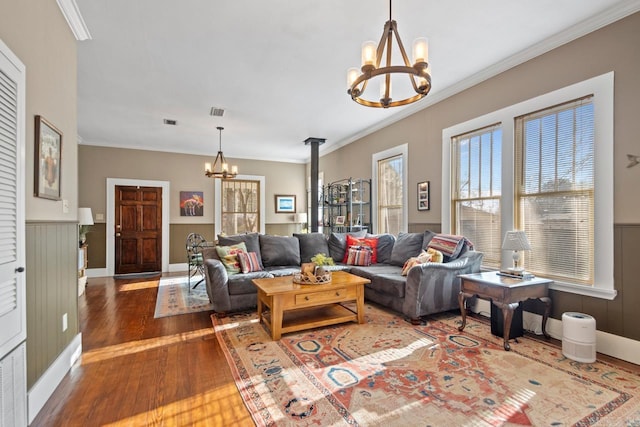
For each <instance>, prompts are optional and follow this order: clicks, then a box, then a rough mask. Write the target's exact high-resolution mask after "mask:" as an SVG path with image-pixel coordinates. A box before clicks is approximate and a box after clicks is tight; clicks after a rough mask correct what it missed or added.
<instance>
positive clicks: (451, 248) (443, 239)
mask: <svg viewBox="0 0 640 427" xmlns="http://www.w3.org/2000/svg"><path fill="white" fill-rule="evenodd" d="M466 242H467V239H466V238H465V237H464V236H454V235H451V234H436V235H435V236H434V237H433V239H431V241H430V242H429V244H428V247H429V248H432V249H436V250H438V251H440V252H442V254H443V255H444V262H449V261H453V260H455V259H456V258H458V256H460V252H461V251H462V248H463V246H464V245H465V244H466ZM469 244H470V245H471V243H470V242H469ZM471 246H472V247H473V245H471Z"/></svg>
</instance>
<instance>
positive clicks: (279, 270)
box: [267, 266, 300, 277]
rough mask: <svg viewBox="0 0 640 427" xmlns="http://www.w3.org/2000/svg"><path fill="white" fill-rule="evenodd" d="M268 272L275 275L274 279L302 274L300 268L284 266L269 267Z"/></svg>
mask: <svg viewBox="0 0 640 427" xmlns="http://www.w3.org/2000/svg"><path fill="white" fill-rule="evenodd" d="M267 271H268V272H269V273H270V274H272V275H273V277H282V276H293V275H294V274H295V273H299V272H300V267H298V266H282V267H268V268H267Z"/></svg>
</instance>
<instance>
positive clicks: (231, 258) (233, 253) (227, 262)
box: [216, 242, 247, 275]
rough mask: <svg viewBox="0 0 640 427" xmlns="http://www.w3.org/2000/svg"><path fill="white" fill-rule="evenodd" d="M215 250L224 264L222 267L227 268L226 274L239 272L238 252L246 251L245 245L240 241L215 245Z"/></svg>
mask: <svg viewBox="0 0 640 427" xmlns="http://www.w3.org/2000/svg"><path fill="white" fill-rule="evenodd" d="M216 252H218V256H219V257H220V261H222V264H224V268H226V269H227V274H229V275H232V274H238V273H240V262H239V261H238V253H239V252H247V246H246V245H245V244H244V242H242V243H238V244H236V245H231V246H216Z"/></svg>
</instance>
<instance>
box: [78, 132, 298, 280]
mask: <svg viewBox="0 0 640 427" xmlns="http://www.w3.org/2000/svg"><path fill="white" fill-rule="evenodd" d="M211 160H212V159H210V158H208V157H206V156H196V155H191V154H177V153H165V152H156V151H144V150H128V149H121V148H107V147H97V146H90V145H81V146H80V147H79V176H80V184H79V194H80V196H79V197H80V204H81V206H83V207H90V208H92V211H93V214H94V217H95V216H96V214H103V215H104V218H105V220H106V217H107V215H106V214H107V213H106V211H105V210H106V180H107V178H120V179H137V180H154V181H156V180H157V181H168V182H169V183H170V192H171V194H170V198H169V200H170V204H171V206H170V223H171V231H170V249H169V253H170V260H169V262H170V263H178V262H183V261H182V259H183V258H184V256H183V252H184V251H185V239H186V236H187V234H188V233H189V232H201V234H203V236H204V237H205V238H206V239H207V240H212V239H213V238H214V237H215V236H214V235H213V234H214V231H213V222H214V220H213V219H214V188H213V186H214V180H213V179H211V178H207V177H206V176H205V175H204V163H205V162H206V161H211ZM228 160H229V162H231V163H233V164H237V165H238V169H239V170H240V173H242V174H246V175H257V176H264V177H265V187H266V188H265V189H264V190H265V192H266V193H265V214H266V218H265V222H266V224H267V230H266V231H269V229H270V228H272V229H273V230H276V231H283V230H290V229H294V228H295V227H294V226H293V224H292V221H293V218H292V217H293V215H291V214H277V213H275V195H276V194H293V195H295V196H296V204H297V209H298V210H301V209H304V208H305V206H306V184H305V178H304V177H305V165H304V164H298V163H283V162H266V161H258V160H240V159H238V160H236V159H228ZM180 191H202V192H204V215H203V216H202V217H181V216H180V206H179V200H180ZM102 222H103V223H104V221H102ZM104 227H105V226H104V224H96V226H94V227H93V230H92V232H90V233H89V234H88V237H87V241H88V242H89V244H90V245H91V248H92V249H91V250H90V251H89V252H88V254H89V267H90V268H102V267H105V266H106V265H105V264H106V258H105V257H106V252H105V251H106V248H105V247H106V240H105V239H106V233H107V230H105V228H104Z"/></svg>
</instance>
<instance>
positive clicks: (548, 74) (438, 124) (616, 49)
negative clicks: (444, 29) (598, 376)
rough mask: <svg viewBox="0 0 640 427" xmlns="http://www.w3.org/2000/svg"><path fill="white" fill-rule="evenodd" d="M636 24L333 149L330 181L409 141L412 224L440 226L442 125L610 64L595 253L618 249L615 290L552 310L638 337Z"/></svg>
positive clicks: (367, 170)
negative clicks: (600, 236) (608, 187)
mask: <svg viewBox="0 0 640 427" xmlns="http://www.w3.org/2000/svg"><path fill="white" fill-rule="evenodd" d="M639 29H640V13H636V14H634V15H631V16H629V17H627V18H625V19H622V20H620V21H618V22H616V23H614V24H612V25H609V26H607V27H604V28H602V29H601V30H598V31H595V32H593V33H591V34H588V35H586V36H584V37H582V38H580V39H577V40H575V41H573V42H571V43H568V44H566V45H564V46H561V47H559V48H557V49H554V50H552V51H550V52H548V53H546V54H544V55H541V56H539V57H537V58H534V59H532V60H530V61H528V62H526V63H524V64H521V65H520V66H517V67H514V68H512V69H510V70H508V71H506V72H504V73H501V74H500V75H498V76H496V77H493V78H491V79H489V80H487V81H485V82H483V83H481V84H478V85H476V86H474V87H472V88H470V89H468V90H465V91H463V92H461V93H459V94H457V95H455V96H452V97H450V98H447V99H446V100H444V101H442V102H440V103H437V104H435V105H433V106H430V107H428V108H425V109H424V110H422V111H419V112H417V113H415V114H413V115H412V116H410V117H408V118H406V119H404V120H401V121H399V122H397V123H395V124H393V125H391V126H388V127H386V128H384V129H381V130H379V131H377V132H375V133H372V134H371V135H368V136H366V137H364V138H362V139H360V140H358V141H356V142H354V143H352V144H350V145H348V146H346V147H344V148H341V149H339V150H336V151H334V152H332V153H329V154H327V155H325V156H323V157H321V159H320V170H321V171H323V172H324V174H325V181H327V182H329V181H333V180H336V179H340V178H344V177H345V173H344V171H345V170H348V171H349V173H350V175H351V176H357V177H363V178H369V177H371V156H372V154H374V153H376V152H379V151H382V150H385V149H387V148H390V147H393V146H396V145H399V144H403V143H407V144H409V165H408V172H409V229H410V230H411V231H420V230H423V229H425V228H428V229H431V230H436V231H438V230H439V228H440V224H441V222H442V216H441V197H442V191H441V188H442V179H443V178H446V177H442V130H443V129H445V128H448V127H450V126H452V125H455V124H458V123H462V122H465V121H467V120H469V119H472V118H475V117H479V116H482V115H484V114H487V113H490V112H492V111H496V110H498V109H501V108H504V107H506V106H509V105H513V104H516V103H518V102H521V101H525V100H527V99H530V98H533V97H536V96H539V95H542V94H545V93H547V92H550V91H553V90H556V89H560V88H563V87H565V86H568V85H571V84H573V83H577V82H580V81H583V80H586V79H588V78H591V77H595V76H598V75H601V74H604V73H607V72H609V71H612V70H613V71H614V72H615V86H614V90H615V93H614V98H615V103H614V109H615V111H614V114H615V117H614V134H615V146H614V164H613V165H612V170H613V173H614V181H615V187H614V218H615V223H616V225H615V232H614V248H615V253H614V254H599V255H598V256H614V257H615V266H614V267H615V268H614V270H615V274H614V281H615V289H616V290H617V291H618V297H617V298H616V299H615V300H613V301H607V300H603V299H600V298H591V297H585V296H580V295H576V294H570V293H566V292H558V291H553V292H552V295H551V296H552V299H553V312H552V316H553V317H555V318H557V319H560V318H561V317H562V313H563V312H566V311H580V312H586V313H589V314H591V315H593V316H594V317H595V318H596V321H597V327H598V330H602V331H605V332H610V333H612V334H616V335H621V336H624V337H627V338H631V339H635V340H639V339H640V325H638V322H637V313H636V312H637V302H638V300H639V297H640V292H639V290H638V289H639V288H638V286H637V283H638V280H637V277H638V274H640V272H639V271H638V263H637V262H634V261H633V260H634V259H635V257H636V256H635V255H636V253H637V252H638V248H639V247H640V232H639V227H638V224H640V197H638V195H639V194H640V193H639V192H638V188H637V187H638V183H639V182H640V167H635V168H627V167H626V166H627V157H626V155H627V153H629V154H635V155H640V145H639V144H638V136H637V135H638V134H639V133H640V120H638V113H639V112H640V107H639V105H640V104H639V103H638V99H640V78H638V70H639V69H640V51H639V50H638V46H640V30H639ZM434 69H435V68H434ZM353 159H362V161H361V162H354V161H353ZM422 180H429V181H431V206H432V208H431V210H430V211H418V210H417V207H416V201H415V199H416V197H415V191H416V190H415V188H416V184H417V182H418V181H422ZM423 225H424V226H425V227H422V226H423ZM526 308H527V310H530V311H539V310H537V309H536V304H527V305H526Z"/></svg>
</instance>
